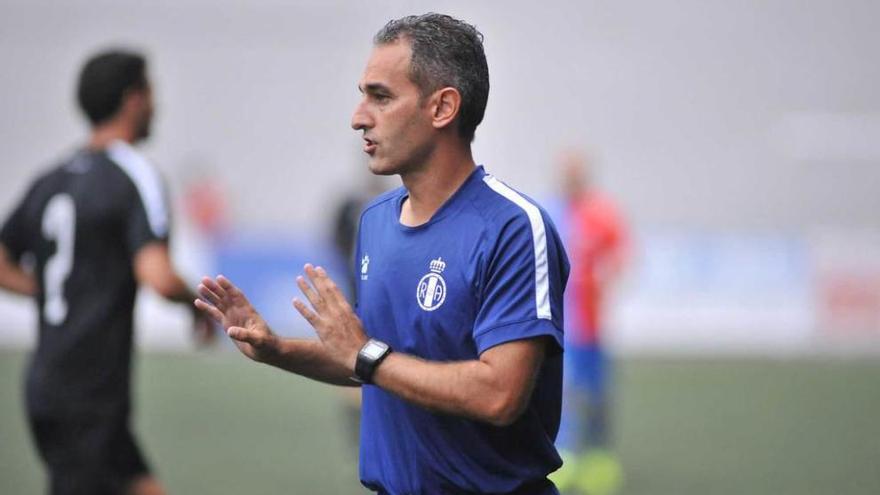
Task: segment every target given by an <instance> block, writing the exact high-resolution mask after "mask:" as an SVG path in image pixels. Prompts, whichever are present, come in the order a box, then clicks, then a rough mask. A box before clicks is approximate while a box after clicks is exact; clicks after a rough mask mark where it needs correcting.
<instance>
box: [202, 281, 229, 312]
mask: <svg viewBox="0 0 880 495" xmlns="http://www.w3.org/2000/svg"><path fill="white" fill-rule="evenodd" d="M196 292H198V293H199V296H201V297H203V298H204V299H206V300H207V301H208V302H210V303H211V304H213V305H214V306H216V307H217V308H218V309H221V310H222V308H223V304H222V299H220V296H219V295H217V294H216V293H215V292H214V291H212V290H211V289H209V288H208V286H206V285H205V284H204V283H201V284H199V286H198V287H196Z"/></svg>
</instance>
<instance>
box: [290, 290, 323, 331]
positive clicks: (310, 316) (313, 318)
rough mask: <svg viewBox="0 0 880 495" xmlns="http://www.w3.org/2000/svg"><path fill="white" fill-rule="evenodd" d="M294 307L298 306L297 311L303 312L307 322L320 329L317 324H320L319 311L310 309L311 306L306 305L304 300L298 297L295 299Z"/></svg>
mask: <svg viewBox="0 0 880 495" xmlns="http://www.w3.org/2000/svg"><path fill="white" fill-rule="evenodd" d="M293 307H294V308H296V310H297V311H299V314H301V315H302V316H303V318H305V319H306V321H307V322H309V325H311V326H312V328H314V329H315V330H317V329H318V327H317V326H316V325H317V324H318V315H317V313H315V312H314V311H312V310H311V309H309V307H308V306H306V304H305V303H304V302H302V301H300V300H299V299H296V298H294V299H293Z"/></svg>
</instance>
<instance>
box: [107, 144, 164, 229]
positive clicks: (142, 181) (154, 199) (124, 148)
mask: <svg viewBox="0 0 880 495" xmlns="http://www.w3.org/2000/svg"><path fill="white" fill-rule="evenodd" d="M107 156H109V157H110V159H111V160H113V162H114V163H116V164H117V165H119V168H121V169H122V171H123V172H125V174H126V175H128V177H129V178H130V179H131V181H132V182H133V183H134V185H135V187H136V188H137V191H138V194H139V195H140V197H141V202H142V203H143V204H144V210H146V212H147V220H148V221H149V222H150V229H151V230H152V231H153V234H155V235H156V236H157V237H164V236H166V235H167V234H168V223H169V222H168V209H167V207H166V205H165V196H164V195H163V194H162V180H161V178H160V177H159V173H158V172H157V171H156V169H155V168H153V165H151V164H150V162H149V161H147V159H146V158H144V157H143V155H141V154H140V153H138V152H137V151H135V149H134V148H132V147H131V146H130V145H129V144H128V143H125V142H123V141H114V142H112V143H111V144H110V146H108V147H107Z"/></svg>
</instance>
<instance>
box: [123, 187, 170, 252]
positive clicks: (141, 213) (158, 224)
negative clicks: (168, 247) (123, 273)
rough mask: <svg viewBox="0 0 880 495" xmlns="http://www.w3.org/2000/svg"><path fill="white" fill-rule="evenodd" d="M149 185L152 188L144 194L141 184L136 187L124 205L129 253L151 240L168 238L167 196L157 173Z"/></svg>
mask: <svg viewBox="0 0 880 495" xmlns="http://www.w3.org/2000/svg"><path fill="white" fill-rule="evenodd" d="M149 187H152V188H153V189H154V190H153V191H152V193H146V194H145V192H144V187H143V186H141V187H136V188H135V191H134V193H133V194H131V195H129V197H128V202H127V204H126V206H125V213H124V215H125V242H126V246H127V248H128V252H129V254H131V255H134V254H135V253H137V251H138V250H139V249H140V248H142V247H144V246H145V245H147V244H149V243H151V242H155V241H160V242H167V241H168V239H169V225H170V218H169V216H168V207H167V196H166V193H165V188H164V185H163V184H162V181H161V179H160V178H159V177H158V174H157V175H156V176H155V177H154V181H153V182H152V184H151V185H150V186H149Z"/></svg>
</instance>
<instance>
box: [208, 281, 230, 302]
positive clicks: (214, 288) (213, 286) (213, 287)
mask: <svg viewBox="0 0 880 495" xmlns="http://www.w3.org/2000/svg"><path fill="white" fill-rule="evenodd" d="M202 285H204V286H205V287H207V288H208V289H209V290H210V291H211V292H213V293H214V294H216V295H217V297H219V298H221V299H225V298H226V297H227V294H226V290H225V289H223V287H220V285H219V284H218V283H217V282H216V281H215V280H214V279H213V278H211V277H202Z"/></svg>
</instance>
